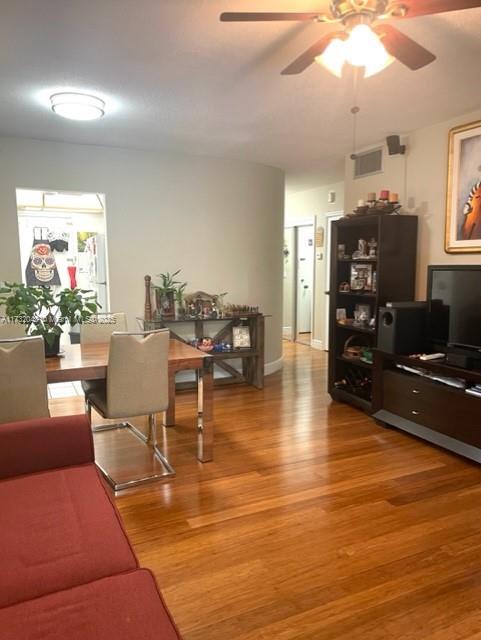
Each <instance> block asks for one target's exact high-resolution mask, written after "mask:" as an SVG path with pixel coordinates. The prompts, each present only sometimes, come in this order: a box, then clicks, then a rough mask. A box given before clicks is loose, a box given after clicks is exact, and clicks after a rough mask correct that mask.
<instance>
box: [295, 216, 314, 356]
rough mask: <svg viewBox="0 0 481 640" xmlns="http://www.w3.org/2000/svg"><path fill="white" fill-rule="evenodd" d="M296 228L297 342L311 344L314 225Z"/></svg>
mask: <svg viewBox="0 0 481 640" xmlns="http://www.w3.org/2000/svg"><path fill="white" fill-rule="evenodd" d="M296 229H297V252H296V253H297V255H296V272H297V273H296V278H297V287H296V289H297V304H296V311H297V319H296V320H297V322H296V326H297V342H301V343H302V344H308V345H310V344H311V339H312V316H313V314H312V300H313V282H314V227H313V225H306V226H302V227H296Z"/></svg>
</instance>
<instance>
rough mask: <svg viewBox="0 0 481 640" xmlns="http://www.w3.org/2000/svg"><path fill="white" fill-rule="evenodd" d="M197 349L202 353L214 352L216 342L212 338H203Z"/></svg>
mask: <svg viewBox="0 0 481 640" xmlns="http://www.w3.org/2000/svg"><path fill="white" fill-rule="evenodd" d="M197 348H198V349H200V350H201V351H212V350H213V348H214V341H213V340H212V338H202V339H201V340H200V341H199V344H198V345H197Z"/></svg>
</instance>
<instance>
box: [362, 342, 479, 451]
mask: <svg viewBox="0 0 481 640" xmlns="http://www.w3.org/2000/svg"><path fill="white" fill-rule="evenodd" d="M398 364H399V365H404V366H407V367H415V368H420V369H424V370H425V371H427V372H430V373H432V374H436V375H440V376H444V377H450V378H461V379H462V380H464V381H466V382H467V383H475V384H481V372H479V371H470V370H468V369H461V368H458V367H452V366H449V365H446V364H443V363H442V362H435V361H421V360H419V359H414V358H409V357H408V356H401V355H395V354H392V353H384V352H381V351H376V352H375V356H374V372H373V380H374V388H373V416H372V417H373V418H374V419H375V420H376V421H378V422H379V423H381V424H383V425H386V426H392V427H396V428H398V429H402V430H403V431H406V432H408V433H411V434H413V435H415V436H418V437H420V438H423V439H424V440H427V441H429V442H432V443H433V444H436V445H438V446H440V447H444V448H445V449H449V450H450V451H453V452H455V453H458V454H460V455H462V456H465V457H466V458H470V459H471V460H475V461H476V462H481V419H480V412H481V398H477V397H475V396H472V395H470V394H468V393H466V392H465V391H464V389H458V388H454V387H451V386H448V385H446V384H443V383H440V382H436V381H434V380H432V379H430V378H428V377H422V376H419V375H416V374H413V373H409V372H407V371H405V370H403V369H400V368H398V367H397V366H396V365H398Z"/></svg>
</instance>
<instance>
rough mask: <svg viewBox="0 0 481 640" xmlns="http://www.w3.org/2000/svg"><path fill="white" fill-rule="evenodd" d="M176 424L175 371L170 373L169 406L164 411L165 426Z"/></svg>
mask: <svg viewBox="0 0 481 640" xmlns="http://www.w3.org/2000/svg"><path fill="white" fill-rule="evenodd" d="M174 425H175V372H173V373H169V406H168V408H167V411H164V427H173V426H174Z"/></svg>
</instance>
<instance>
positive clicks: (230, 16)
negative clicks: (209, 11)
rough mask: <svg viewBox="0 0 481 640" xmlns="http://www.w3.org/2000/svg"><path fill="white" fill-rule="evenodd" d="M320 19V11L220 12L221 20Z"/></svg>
mask: <svg viewBox="0 0 481 640" xmlns="http://www.w3.org/2000/svg"><path fill="white" fill-rule="evenodd" d="M318 19H321V21H322V15H321V14H320V13H312V12H311V13H292V12H287V13H286V12H284V13H282V12H281V13H221V14H220V21H221V22H271V21H273V20H293V21H303V20H307V21H309V20H318Z"/></svg>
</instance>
